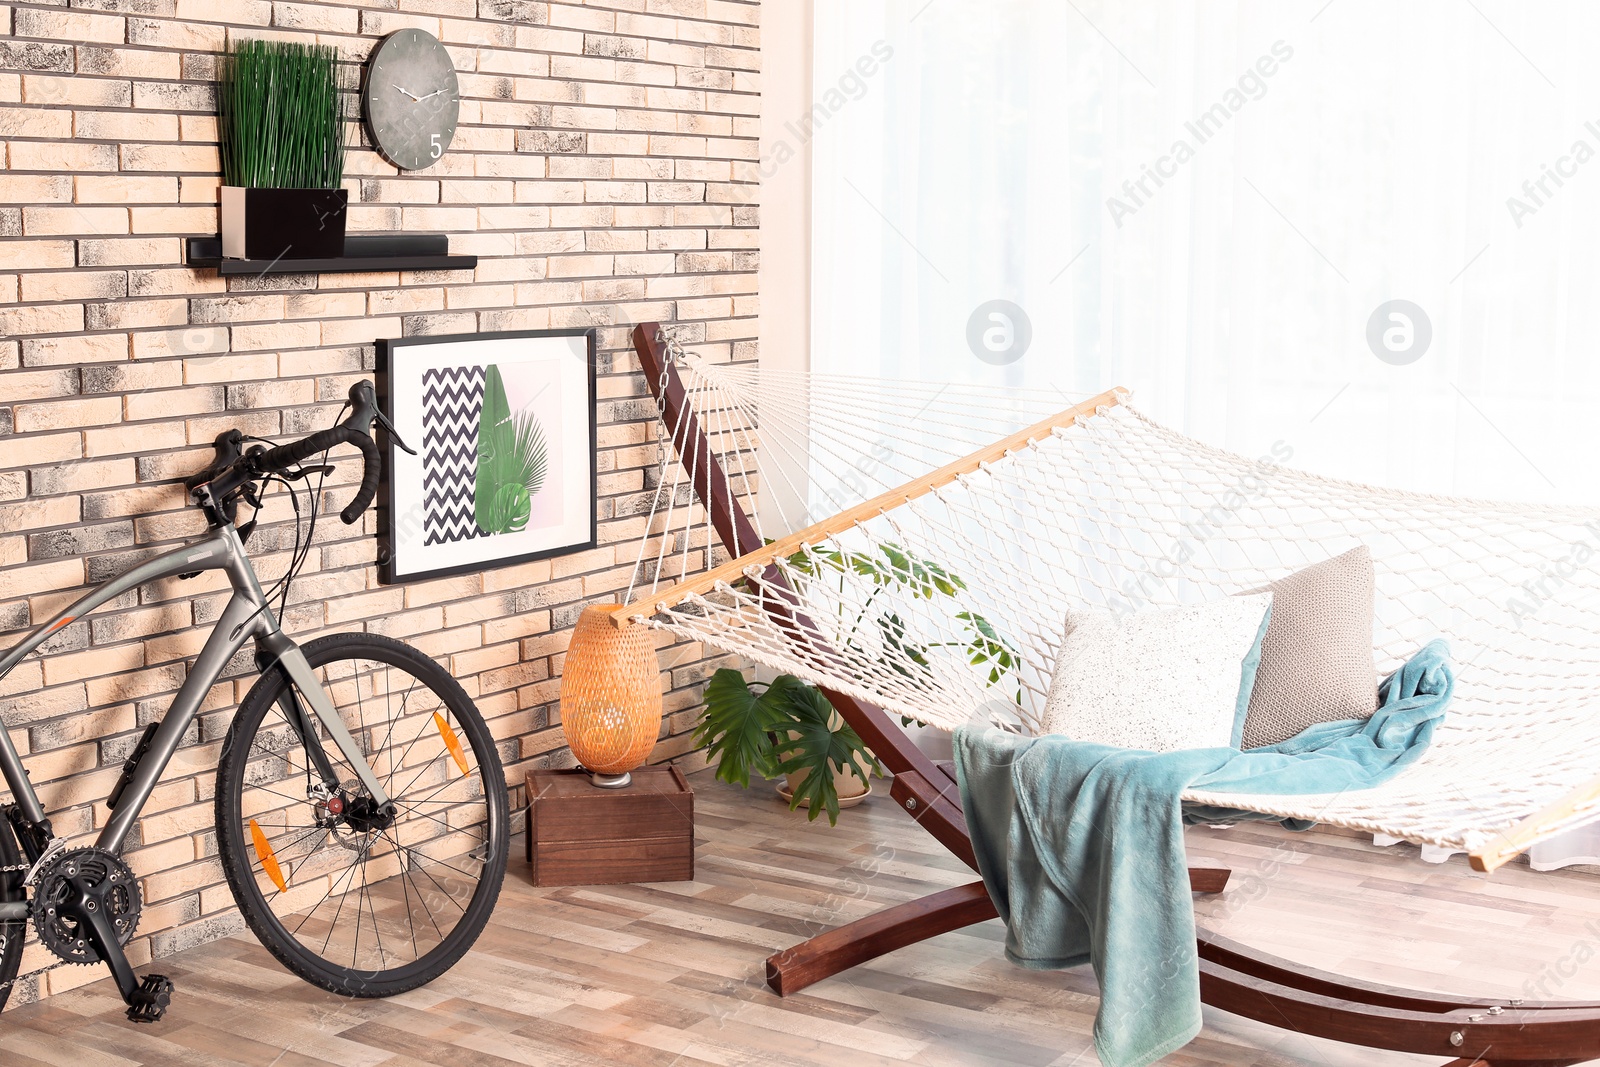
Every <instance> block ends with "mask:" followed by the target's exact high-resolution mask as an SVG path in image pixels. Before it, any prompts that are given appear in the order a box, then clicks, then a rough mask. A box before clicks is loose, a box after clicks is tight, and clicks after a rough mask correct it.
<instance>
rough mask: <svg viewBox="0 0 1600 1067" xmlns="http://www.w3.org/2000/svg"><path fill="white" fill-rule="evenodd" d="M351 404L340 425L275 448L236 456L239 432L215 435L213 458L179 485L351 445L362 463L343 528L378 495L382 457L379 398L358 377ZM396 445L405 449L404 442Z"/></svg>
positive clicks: (276, 468)
mask: <svg viewBox="0 0 1600 1067" xmlns="http://www.w3.org/2000/svg"><path fill="white" fill-rule="evenodd" d="M350 406H351V407H352V408H353V409H354V410H353V411H351V413H350V417H349V418H348V419H345V420H344V421H343V422H341V423H340V424H339V425H337V426H333V427H330V428H329V429H326V430H319V431H317V432H316V433H314V434H312V435H311V436H310V437H305V438H302V439H301V440H299V441H294V442H291V443H289V444H286V445H278V446H277V447H275V448H269V449H265V450H263V449H261V448H260V447H259V446H258V447H256V448H255V449H252V450H251V451H249V452H245V453H243V454H241V453H240V451H239V445H240V442H241V441H242V440H243V438H242V437H241V435H240V433H239V431H238V430H228V431H226V432H224V433H221V434H218V435H217V439H216V441H215V443H214V444H215V447H216V450H217V458H216V459H215V460H214V461H213V462H212V464H211V466H209V467H207V468H206V469H205V470H204V471H201V472H200V473H199V474H196V475H194V476H193V477H191V478H188V479H186V480H185V482H184V484H185V485H187V486H188V487H189V489H190V490H194V489H197V488H199V487H200V486H201V485H204V484H205V483H207V482H210V481H213V480H215V479H216V478H218V477H219V476H221V475H222V474H224V473H226V472H227V471H229V470H232V469H234V468H243V470H244V472H245V473H246V474H249V475H256V474H268V473H278V472H281V471H284V470H287V469H289V468H290V467H293V466H294V465H296V464H297V463H299V462H300V461H301V460H304V459H308V458H309V457H311V456H314V455H317V454H318V453H321V452H326V451H327V450H328V449H330V448H332V447H334V446H335V445H341V444H349V445H354V446H356V447H357V448H359V449H360V450H361V458H362V461H363V463H364V465H365V466H364V469H363V470H362V473H361V487H360V488H359V489H357V490H356V495H355V498H354V499H353V500H351V501H350V503H349V504H347V505H345V508H344V510H343V511H341V512H340V513H339V517H340V518H341V519H343V520H344V522H345V525H347V526H348V525H350V524H352V523H354V522H355V521H356V520H357V519H359V518H361V513H362V512H364V511H366V510H367V508H368V507H369V506H370V505H371V504H372V498H373V497H374V496H376V495H377V492H378V479H379V477H380V476H381V475H382V473H383V460H382V458H381V457H380V456H379V455H378V446H377V444H376V443H374V442H373V440H372V424H373V422H374V421H379V422H384V424H385V425H387V422H386V421H385V420H384V418H383V414H382V412H380V411H379V409H378V398H377V395H376V394H375V393H374V392H373V390H372V383H371V382H369V381H365V380H363V381H359V382H357V383H356V384H354V385H352V386H351V387H350ZM401 447H402V448H404V447H405V445H404V443H403V442H402V443H401ZM408 451H409V449H408Z"/></svg>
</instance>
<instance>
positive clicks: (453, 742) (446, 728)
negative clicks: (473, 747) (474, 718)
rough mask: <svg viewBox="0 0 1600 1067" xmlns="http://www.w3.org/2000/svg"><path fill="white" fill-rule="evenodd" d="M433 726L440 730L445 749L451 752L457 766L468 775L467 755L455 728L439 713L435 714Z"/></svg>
mask: <svg viewBox="0 0 1600 1067" xmlns="http://www.w3.org/2000/svg"><path fill="white" fill-rule="evenodd" d="M433 725H435V726H437V727H438V728H439V736H440V737H442V738H444V747H445V748H448V749H449V750H450V757H451V758H452V759H454V760H455V761H456V766H457V767H460V768H461V773H462V774H466V773H467V754H466V753H465V752H463V751H461V739H460V738H458V737H457V736H456V730H455V727H453V726H451V725H450V723H449V722H447V721H446V720H445V717H444V716H443V715H440V714H439V713H438V712H437V711H436V712H434V713H433Z"/></svg>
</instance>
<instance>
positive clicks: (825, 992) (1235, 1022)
mask: <svg viewBox="0 0 1600 1067" xmlns="http://www.w3.org/2000/svg"><path fill="white" fill-rule="evenodd" d="M691 782H692V783H693V785H694V787H695V789H696V791H697V792H698V793H699V796H698V797H697V800H696V808H697V811H698V814H699V846H698V853H697V856H698V873H699V880H697V881H695V882H684V883H674V884H662V885H636V886H611V887H593V888H569V889H545V890H535V889H534V888H532V886H531V885H530V884H529V880H528V869H527V866H526V864H525V863H523V861H522V859H521V849H520V848H517V849H514V850H513V860H512V867H511V872H510V874H509V876H508V878H507V885H506V890H505V894H504V896H503V897H502V898H501V903H500V907H499V910H498V912H497V913H496V915H495V919H494V922H493V924H492V925H491V926H490V927H489V929H488V931H487V932H486V933H485V935H484V937H483V939H482V940H481V941H480V942H479V943H478V946H477V948H476V949H475V950H474V951H473V952H472V953H470V954H469V955H468V956H467V958H466V959H465V960H463V961H462V963H460V964H459V965H458V966H457V967H456V968H455V969H454V970H453V971H451V972H450V973H449V974H447V975H446V976H444V977H443V978H441V979H440V980H438V981H437V982H435V983H434V984H433V985H431V986H429V987H427V988H424V989H420V990H417V991H414V992H412V993H408V994H406V995H404V996H400V997H397V998H395V999H393V1000H388V1001H347V1000H341V999H339V998H336V997H333V996H330V995H327V994H324V993H322V992H321V991H319V990H316V989H314V988H312V987H311V986H309V985H306V984H304V983H302V982H300V981H299V980H298V979H295V978H293V977H291V976H290V975H289V974H288V973H286V972H285V971H283V970H282V969H280V968H279V967H278V966H277V965H276V964H275V963H274V961H273V960H272V959H271V958H270V957H269V956H268V955H267V954H266V953H265V952H264V951H263V950H262V949H261V948H260V947H259V946H258V945H257V944H256V943H255V941H254V940H253V939H251V938H250V937H249V936H248V935H244V936H241V937H236V938H230V939H227V940H223V941H218V942H214V943H212V944H210V945H206V946H203V947H201V948H197V949H192V950H190V951H188V952H185V953H183V954H181V955H179V956H175V957H172V958H170V959H167V960H163V961H161V963H160V966H159V969H160V970H161V971H163V972H165V973H166V974H168V975H170V976H171V977H173V978H174V979H175V981H176V982H177V986H178V992H177V996H176V997H175V999H174V1002H173V1005H172V1009H171V1012H170V1013H169V1014H168V1017H167V1020H166V1021H165V1022H163V1023H161V1024H159V1025H156V1026H153V1027H135V1026H134V1025H133V1024H130V1023H128V1022H126V1021H124V1020H123V1018H122V1009H121V1004H120V1002H118V1001H117V999H116V995H115V991H114V989H113V988H112V987H111V985H110V982H109V980H107V981H102V982H97V983H95V984H93V985H91V986H86V987H83V988H82V989H79V990H76V991H74V992H70V993H65V994H62V995H60V996H57V997H55V998H52V999H51V1000H49V1001H46V1002H45V1003H43V1004H38V1005H32V1006H28V1007H24V1008H19V1009H17V1010H15V1011H8V1012H6V1013H5V1014H4V1016H0V1063H3V1064H5V1065H6V1067H40V1065H45V1064H49V1065H52V1067H133V1065H149V1067H174V1065H190V1064H193V1065H197V1067H198V1065H204V1067H214V1065H230V1064H246V1065H251V1067H326V1065H339V1067H421V1065H438V1067H507V1065H511V1064H648V1065H652V1067H653V1065H689V1064H729V1065H744V1064H772V1065H782V1067H791V1065H805V1064H849V1065H852V1067H855V1065H869V1064H888V1063H897V1064H905V1063H914V1064H933V1065H939V1064H1040V1065H1043V1064H1059V1065H1068V1064H1082V1065H1084V1067H1093V1065H1094V1064H1095V1063H1096V1062H1097V1061H1096V1059H1095V1056H1094V1052H1093V1050H1092V1048H1091V1046H1090V1043H1089V1032H1090V1026H1091V1023H1092V1021H1093V1018H1094V1012H1095V1007H1096V999H1095V995H1094V981H1093V978H1092V976H1091V975H1089V974H1088V973H1087V972H1085V971H1078V972H1070V973H1046V974H1041V973H1034V972H1029V971H1024V970H1021V969H1019V968H1016V967H1013V966H1011V965H1010V964H1008V963H1006V962H1005V960H1004V959H1003V958H1002V956H1001V954H1000V950H999V946H1000V941H1001V935H1002V931H1001V929H1000V927H999V924H998V923H997V922H991V923H988V924H985V925H983V926H980V927H974V928H972V929H970V930H968V931H965V932H961V933H955V934H948V935H946V936H944V937H942V938H940V939H938V940H936V941H932V942H928V943H925V944H922V945H918V946H915V947H912V948H909V949H905V950H903V951H901V952H899V953H896V954H894V955H892V956H889V957H887V958H885V959H883V960H881V961H879V962H878V963H876V964H873V965H870V966H867V967H862V968H858V969H856V970H855V971H852V972H850V973H848V974H846V975H843V976H840V977H838V978H834V979H830V980H829V981H826V982H823V983H821V984H819V985H816V986H813V987H812V988H811V989H809V990H807V991H806V992H805V993H803V994H801V995H798V996H794V997H790V998H788V999H786V1000H780V999H778V998H777V997H775V996H773V995H772V994H771V993H769V992H768V991H767V989H766V987H765V985H764V984H763V982H762V979H761V975H762V961H763V959H764V958H765V957H766V956H767V955H768V954H769V953H770V952H772V951H773V950H775V949H778V948H782V947H784V946H787V945H790V944H792V943H794V942H795V941H797V940H800V939H801V938H802V937H803V936H804V935H806V934H808V933H811V932H815V931H819V930H822V929H824V928H826V927H828V926H830V925H833V924H835V923H837V922H840V921H842V920H846V919H852V918H855V917H858V916H860V915H863V914H866V913H867V912H868V911H870V910H872V909H874V908H875V907H876V906H877V905H879V904H884V903H891V902H896V901H900V900H905V899H908V898H910V897H912V896H916V895H920V894H923V893H926V892H929V891H931V890H934V889H937V888H941V887H945V886H950V885H956V884H959V883H961V882H964V881H967V880H969V878H970V875H969V873H968V872H967V871H966V870H964V869H963V868H961V867H960V866H959V865H958V864H956V863H955V862H954V861H952V860H951V859H950V858H949V857H948V856H946V855H944V854H942V852H941V851H940V849H939V848H937V847H936V846H935V844H934V843H933V841H932V840H931V839H930V838H928V837H926V835H924V834H922V832H921V831H919V830H917V829H916V828H915V827H914V826H913V825H912V824H911V823H910V822H909V821H908V820H907V819H905V818H904V816H902V815H900V813H899V812H898V811H897V810H896V809H895V808H893V807H892V806H891V804H890V803H889V802H888V800H887V798H886V796H880V797H875V798H873V799H872V800H870V801H868V803H866V804H865V805H863V806H862V807H860V808H857V809H855V810H853V811H848V812H846V813H844V816H843V818H842V819H841V821H840V825H839V827H838V828H837V829H829V828H828V826H827V823H826V821H825V820H823V821H819V822H817V823H813V824H807V823H806V822H805V821H804V820H803V819H802V818H800V817H799V816H796V815H792V814H790V813H789V812H788V810H787V809H786V808H785V807H784V806H782V805H781V804H780V803H779V802H777V801H776V800H775V799H774V798H773V797H772V795H771V794H770V793H767V792H765V791H758V790H752V791H750V792H749V793H745V792H742V791H740V790H736V789H733V788H731V787H727V786H723V785H721V784H719V783H717V782H715V781H714V780H712V779H711V778H710V777H709V776H708V775H705V774H700V775H696V776H695V777H694V778H692V779H691ZM879 788H880V790H882V786H881V785H880V787H879ZM1189 840H1190V849H1191V853H1192V855H1193V856H1194V858H1196V859H1212V860H1217V861H1221V862H1223V863H1226V864H1227V865H1229V866H1232V867H1233V868H1234V869H1235V872H1236V873H1235V875H1234V882H1233V885H1232V887H1231V888H1230V889H1229V891H1228V893H1226V894H1225V895H1223V896H1221V897H1216V898H1210V899H1203V900H1200V902H1199V903H1198V908H1199V911H1200V912H1201V913H1202V916H1203V921H1204V922H1206V923H1207V925H1209V926H1211V927H1212V928H1213V929H1216V930H1218V931H1219V932H1222V933H1226V934H1228V935H1230V936H1233V937H1236V938H1238V939H1241V940H1245V941H1249V942H1251V943H1253V944H1257V945H1271V946H1275V947H1276V949H1277V950H1278V951H1279V952H1281V953H1282V954H1283V955H1286V956H1288V957H1290V958H1292V959H1295V960H1299V961H1303V962H1305V963H1309V964H1314V965H1316V966H1318V967H1322V968H1326V969H1332V970H1339V971H1343V972H1345V973H1347V974H1350V975H1354V976H1359V977H1364V978H1369V979H1375V980H1380V981H1386V982H1395V983H1404V984H1410V985H1416V986H1420V987H1424V988H1434V989H1439V990H1448V991H1452V992H1484V993H1489V994H1491V995H1504V996H1507V997H1513V996H1531V997H1543V998H1554V997H1561V998H1568V997H1582V998H1588V999H1591V1000H1593V999H1600V892H1597V891H1596V890H1597V889H1600V885H1597V880H1596V878H1595V877H1594V876H1591V875H1588V874H1578V873H1572V872H1561V873H1554V874H1542V875H1541V874H1534V873H1532V872H1530V871H1529V870H1527V868H1525V867H1514V868H1510V869H1506V870H1502V871H1501V872H1500V873H1499V874H1497V875H1495V877H1494V878H1493V879H1492V880H1491V879H1487V878H1484V877H1481V876H1477V875H1473V874H1471V873H1470V872H1469V871H1468V870H1467V869H1466V867H1465V865H1464V864H1459V863H1452V864H1450V865H1447V866H1444V867H1433V866H1428V865H1424V864H1422V863H1420V862H1418V861H1416V860H1415V859H1414V858H1412V857H1413V855H1414V854H1411V855H1408V854H1407V853H1405V852H1403V851H1402V850H1401V849H1392V850H1386V851H1383V852H1380V851H1379V850H1376V849H1374V848H1372V847H1371V846H1369V845H1365V844H1363V843H1362V842H1361V841H1360V840H1359V839H1356V838H1353V837H1350V836H1345V835H1338V834H1324V833H1317V832H1313V833H1310V834H1290V833H1288V832H1286V831H1282V830H1279V829H1276V828H1263V827H1260V826H1244V827H1240V828H1237V829H1234V830H1230V831H1214V830H1192V831H1190V839H1189ZM1197 899H1199V898H1197ZM1162 1063H1164V1064H1169V1065H1185V1067H1201V1065H1204V1067H1222V1065H1225V1067H1253V1065H1262V1067H1265V1065H1318V1067H1323V1065H1329V1067H1346V1065H1348V1067H1357V1065H1359V1067H1384V1065H1390V1064H1424V1063H1431V1064H1437V1063H1438V1061H1437V1060H1435V1059H1427V1058H1418V1057H1413V1056H1400V1055H1393V1054H1386V1053H1375V1052H1371V1051H1368V1050H1364V1049H1357V1048H1353V1047H1350V1046H1341V1045H1336V1044H1332V1043H1329V1042H1325V1041H1318V1040H1313V1039H1309V1038H1305V1037H1302V1036H1299V1035H1295V1034H1285V1033H1284V1032H1282V1031H1278V1030H1271V1029H1268V1028H1265V1027H1261V1026H1257V1025H1254V1024H1250V1023H1247V1022H1245V1021H1243V1020H1240V1019H1236V1018H1233V1017H1231V1016H1228V1015H1224V1014H1222V1013H1220V1012H1215V1011H1212V1010H1210V1009H1207V1011H1206V1030H1205V1032H1204V1033H1203V1034H1202V1035H1201V1037H1200V1038H1199V1039H1198V1040H1197V1041H1195V1042H1194V1043H1193V1044H1191V1045H1190V1046H1188V1047H1187V1048H1185V1049H1183V1050H1181V1051H1180V1052H1178V1053H1175V1054H1173V1055H1172V1056H1170V1057H1168V1058H1167V1059H1165V1060H1163V1061H1162Z"/></svg>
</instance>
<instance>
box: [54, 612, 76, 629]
mask: <svg viewBox="0 0 1600 1067" xmlns="http://www.w3.org/2000/svg"><path fill="white" fill-rule="evenodd" d="M76 618H77V616H76V615H63V616H62V617H61V620H60V621H59V622H57V623H56V624H55V625H54V626H52V627H50V633H55V632H56V631H57V630H59V629H61V628H62V627H63V626H66V625H67V624H68V623H70V622H72V620H74V619H76Z"/></svg>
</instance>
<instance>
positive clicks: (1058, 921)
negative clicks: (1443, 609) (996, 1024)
mask: <svg viewBox="0 0 1600 1067" xmlns="http://www.w3.org/2000/svg"><path fill="white" fill-rule="evenodd" d="M1454 679H1455V675H1454V671H1453V669H1452V667H1451V664H1450V652H1449V646H1448V645H1446V644H1445V642H1443V641H1434V642H1432V643H1431V644H1429V645H1428V647H1426V648H1425V649H1423V650H1422V651H1421V652H1419V653H1418V654H1417V655H1416V656H1415V657H1414V658H1413V659H1412V660H1411V661H1410V662H1409V663H1407V664H1406V665H1405V666H1404V667H1402V668H1401V669H1400V670H1398V671H1396V672H1395V673H1394V674H1393V675H1391V676H1390V677H1389V678H1388V679H1387V680H1386V681H1385V682H1384V683H1383V686H1382V687H1381V688H1380V689H1379V693H1378V696H1379V702H1380V707H1379V708H1378V710H1377V712H1376V713H1375V714H1374V715H1373V716H1372V717H1371V718H1370V719H1351V720H1346V721H1342V722H1330V723H1321V724H1319V725H1316V726H1313V727H1311V728H1310V729H1308V730H1306V731H1304V732H1303V733H1300V734H1298V735H1296V736H1295V737H1292V738H1290V739H1289V740H1287V741H1283V742H1281V743H1279V744H1277V745H1273V746H1270V747H1267V748H1259V749H1251V750H1250V751H1247V752H1240V751H1238V750H1236V749H1232V748H1207V749H1189V750H1184V751H1178V752H1164V753H1153V752H1144V751H1135V750H1131V749H1123V748H1114V747H1111V746H1108V745H1099V744H1091V743H1088V742H1076V741H1072V740H1070V739H1068V738H1066V737H1061V736H1048V737H1037V738H1034V737H1024V736H1020V735H1017V734H1012V733H1006V732H1004V731H1001V730H997V729H994V728H992V727H989V728H983V727H968V728H964V729H962V730H959V731H957V733H956V743H955V755H956V769H957V772H958V777H959V779H960V783H961V803H962V807H963V808H964V809H965V811H966V817H967V826H968V828H969V829H970V830H971V832H972V843H973V848H974V850H975V851H976V852H977V857H978V868H979V871H980V873H981V874H982V875H983V880H984V883H985V884H986V885H987V886H988V889H989V895H990V897H992V898H993V899H994V903H995V907H996V908H997V909H998V910H999V912H1000V917H1001V918H1002V919H1004V920H1005V923H1006V955H1007V956H1008V957H1009V958H1010V959H1011V960H1012V962H1014V963H1017V964H1020V965H1022V966H1024V967H1031V968H1036V969H1053V968H1060V967H1075V966H1078V965H1080V964H1083V963H1088V964H1090V965H1091V966H1092V967H1093V968H1094V973H1095V977H1096V978H1097V979H1098V980H1099V983H1100V1010H1099V1013H1098V1014H1097V1015H1096V1017H1095V1025H1094V1040H1095V1048H1096V1050H1097V1051H1098V1052H1099V1054H1100V1060H1101V1062H1102V1063H1103V1064H1105V1065H1106V1067H1144V1065H1145V1064H1149V1063H1152V1062H1154V1061H1155V1060H1158V1059H1160V1058H1161V1057H1162V1056H1165V1055H1166V1054H1168V1053H1169V1052H1172V1051H1173V1050H1174V1049H1177V1048H1180V1047H1182V1046H1183V1045H1185V1044H1187V1043H1188V1042H1189V1041H1191V1040H1192V1039H1193V1038H1194V1037H1195V1035H1196V1034H1198V1033H1199V1032H1200V975H1199V965H1198V964H1199V960H1198V955H1197V952H1196V946H1195V926H1194V908H1193V901H1192V899H1191V897H1190V891H1189V878H1188V867H1187V863H1186V859H1185V856H1184V847H1183V827H1184V823H1185V822H1222V821H1236V820H1241V819H1262V818H1273V816H1263V815H1260V814H1258V813H1254V812H1245V811H1230V810H1224V809H1218V808H1204V807H1200V806H1198V805H1185V804H1184V803H1183V802H1182V801H1181V799H1180V797H1181V795H1182V793H1183V792H1184V791H1185V790H1188V789H1191V788H1193V789H1203V790H1209V791H1215V792H1223V793H1256V794H1263V793H1301V794H1303V793H1339V792H1343V791H1345V790H1351V789H1368V788H1371V787H1372V786H1376V785H1379V784H1381V783H1383V782H1386V781H1388V780H1389V779H1390V778H1393V777H1394V776H1395V775H1396V774H1398V773H1399V772H1400V771H1401V770H1402V769H1404V768H1405V767H1406V766H1408V765H1409V764H1411V763H1412V762H1414V761H1415V760H1416V759H1417V758H1418V757H1419V756H1420V755H1422V752H1423V751H1424V750H1425V749H1426V748H1427V746H1428V742H1429V740H1430V739H1431V738H1432V736H1433V731H1434V728H1435V727H1436V726H1437V725H1438V723H1439V721H1440V719H1442V718H1443V716H1444V709H1445V705H1446V704H1447V703H1449V700H1450V692H1451V689H1452V687H1453V685H1454ZM1283 822H1284V823H1285V825H1288V826H1291V827H1292V828H1294V829H1306V828H1307V827H1309V826H1310V825H1311V824H1310V823H1305V822H1298V821H1296V820H1289V819H1285V820H1283Z"/></svg>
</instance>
